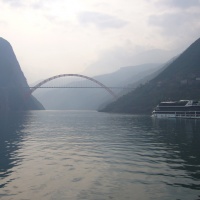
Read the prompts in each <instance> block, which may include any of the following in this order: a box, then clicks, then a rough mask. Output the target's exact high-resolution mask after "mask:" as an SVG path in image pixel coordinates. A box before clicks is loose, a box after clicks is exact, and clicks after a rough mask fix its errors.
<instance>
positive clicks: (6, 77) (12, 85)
mask: <svg viewBox="0 0 200 200" xmlns="http://www.w3.org/2000/svg"><path fill="white" fill-rule="evenodd" d="M27 92H30V90H29V88H28V84H27V81H26V78H25V76H24V74H23V72H22V70H21V68H20V65H19V63H18V61H17V58H16V56H15V54H14V51H13V49H12V46H11V45H10V43H9V42H8V41H6V40H5V39H3V38H1V37H0V111H2V112H3V111H9V110H31V109H44V107H43V106H42V105H41V104H40V103H39V102H38V101H37V100H36V99H35V98H34V97H33V96H30V98H29V99H27V100H25V97H24V95H25V94H26V93H27Z"/></svg>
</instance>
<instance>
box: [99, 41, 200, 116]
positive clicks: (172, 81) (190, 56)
mask: <svg viewBox="0 0 200 200" xmlns="http://www.w3.org/2000/svg"><path fill="white" fill-rule="evenodd" d="M180 99H200V39H198V40H196V41H195V42H194V43H193V44H191V46H189V47H188V48H187V49H186V50H185V51H184V52H183V53H182V54H181V55H179V56H178V57H177V58H174V60H172V61H171V63H169V64H168V65H167V66H166V67H164V69H163V70H160V72H159V73H158V74H157V76H155V77H154V78H153V79H152V80H150V81H149V82H147V83H145V84H143V85H142V84H141V85H140V86H139V87H137V88H136V89H135V90H134V91H132V92H130V93H129V94H127V95H124V96H123V97H121V98H119V99H118V100H117V101H115V102H113V103H111V104H108V105H107V106H106V107H105V108H103V109H102V110H101V111H104V112H119V113H120V112H122V113H133V114H150V113H151V112H152V110H153V109H154V107H155V106H156V105H157V104H158V103H159V102H160V101H166V100H180Z"/></svg>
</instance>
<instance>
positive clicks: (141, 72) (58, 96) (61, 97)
mask: <svg viewBox="0 0 200 200" xmlns="http://www.w3.org/2000/svg"><path fill="white" fill-rule="evenodd" d="M160 66H161V64H158V63H149V64H144V65H138V66H128V67H122V68H120V69H119V70H117V71H115V72H113V73H109V74H104V75H99V76H95V77H93V78H94V79H96V80H97V81H99V82H101V83H103V84H104V85H106V86H108V87H111V86H116V87H125V86H127V85H129V84H132V83H135V82H137V81H138V80H140V79H142V78H143V77H145V76H147V75H149V74H151V73H153V72H155V71H157V70H158V69H160V68H161V67H160ZM114 92H119V90H115V91H114ZM33 95H34V96H35V97H37V99H39V100H40V101H41V102H42V103H43V105H44V106H45V108H46V109H51V110H52V109H59V110H60V109H61V110H62V109H67V110H78V109H79V110H85V109H89V110H97V109H98V108H99V106H101V105H102V104H103V103H105V102H108V101H109V102H110V101H112V100H113V99H112V98H113V97H112V96H110V95H109V94H108V93H107V91H105V90H103V89H51V90H37V91H36V92H35V93H33Z"/></svg>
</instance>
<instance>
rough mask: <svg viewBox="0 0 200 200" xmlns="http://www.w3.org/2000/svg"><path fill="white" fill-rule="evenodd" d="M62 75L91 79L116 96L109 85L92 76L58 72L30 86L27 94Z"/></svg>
mask: <svg viewBox="0 0 200 200" xmlns="http://www.w3.org/2000/svg"><path fill="white" fill-rule="evenodd" d="M62 77H80V78H83V79H87V80H89V81H92V82H94V83H96V84H97V85H99V86H100V87H101V88H103V89H105V90H106V91H107V92H108V93H109V94H110V95H112V96H113V97H114V98H115V99H116V98H117V95H116V94H115V93H114V92H113V91H112V90H111V89H110V88H109V87H107V86H105V85H104V84H103V83H101V82H99V81H97V80H96V79H94V78H91V77H88V76H84V75H81V74H60V75H56V76H52V77H50V78H47V79H45V80H43V81H41V82H40V83H38V84H36V85H35V86H33V87H30V94H29V95H31V94H32V93H33V92H34V91H35V90H37V89H38V88H42V85H44V84H45V83H47V82H50V81H52V80H54V79H58V78H62ZM52 88H53V87H52Z"/></svg>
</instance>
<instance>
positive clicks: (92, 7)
mask: <svg viewBox="0 0 200 200" xmlns="http://www.w3.org/2000/svg"><path fill="white" fill-rule="evenodd" d="M199 34H200V1H199V0H126V1H124V0H109V1H108V0H56V1H55V0H29V1H26V0H0V37H3V38H4V39H6V40H8V41H9V42H10V43H11V45H12V47H13V49H14V51H15V54H16V56H17V58H18V61H19V63H20V66H21V68H22V70H23V72H24V74H25V76H26V77H27V80H28V82H29V83H32V82H34V81H37V80H41V79H44V78H48V77H49V76H53V75H57V74H61V73H82V72H83V71H84V70H85V69H87V68H90V69H92V68H93V69H94V71H95V70H96V71H98V73H104V72H107V71H112V70H116V69H118V68H120V67H123V66H127V65H135V64H138V63H134V58H135V57H134V56H135V54H137V53H141V52H143V51H148V50H151V49H161V50H165V51H167V52H176V53H180V52H181V51H183V50H184V49H185V48H187V47H188V45H190V44H191V43H192V42H194V41H195V40H196V39H197V38H198V37H199V36H200V35H199ZM155 61H156V60H155ZM144 62H145V60H144ZM97 68H98V70H97ZM90 71H91V70H90Z"/></svg>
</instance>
